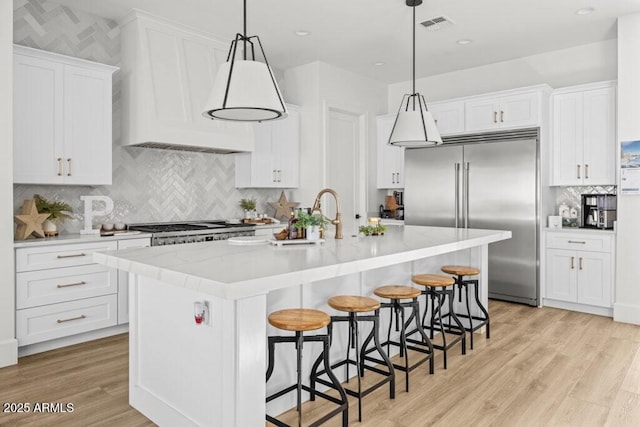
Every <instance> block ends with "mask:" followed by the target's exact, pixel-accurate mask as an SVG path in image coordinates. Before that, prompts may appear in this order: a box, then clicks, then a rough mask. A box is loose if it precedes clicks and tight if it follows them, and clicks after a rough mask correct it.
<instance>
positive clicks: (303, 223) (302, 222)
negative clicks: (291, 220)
mask: <svg viewBox="0 0 640 427" xmlns="http://www.w3.org/2000/svg"><path fill="white" fill-rule="evenodd" d="M327 223H328V221H327V219H326V218H325V217H324V215H322V214H321V213H319V212H314V213H311V214H310V213H307V212H305V211H300V212H299V213H298V221H297V222H296V228H297V229H302V228H307V227H314V226H317V227H320V228H324V226H325V225H326V224H327Z"/></svg>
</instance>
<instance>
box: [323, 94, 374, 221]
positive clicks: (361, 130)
mask: <svg viewBox="0 0 640 427" xmlns="http://www.w3.org/2000/svg"><path fill="white" fill-rule="evenodd" d="M331 111H336V112H338V113H344V114H350V115H353V116H357V117H358V156H359V159H358V176H357V178H356V185H357V189H356V190H357V194H358V196H357V203H358V204H359V206H358V210H357V211H356V210H355V209H354V211H356V214H360V217H361V218H365V219H366V217H367V207H368V204H367V203H368V200H367V197H368V194H367V193H368V189H367V180H366V178H367V176H368V163H367V158H368V153H369V152H368V146H369V144H368V141H369V138H368V135H369V133H368V132H367V129H369V122H370V119H369V113H368V112H367V109H366V108H365V107H364V106H361V105H357V104H349V103H345V102H340V101H335V100H331V99H326V98H325V99H323V100H322V135H321V143H322V147H321V156H322V158H321V164H322V168H321V169H322V170H321V182H322V188H326V187H327V146H328V142H329V141H328V139H329V137H328V135H329V113H330V112H331Z"/></svg>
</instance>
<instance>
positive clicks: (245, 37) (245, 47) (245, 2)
mask: <svg viewBox="0 0 640 427" xmlns="http://www.w3.org/2000/svg"><path fill="white" fill-rule="evenodd" d="M242 16H243V20H244V22H243V26H242V28H243V31H244V34H243V36H244V38H243V39H244V48H243V49H242V57H243V58H244V60H245V61H246V60H247V0H244V1H243V13H242Z"/></svg>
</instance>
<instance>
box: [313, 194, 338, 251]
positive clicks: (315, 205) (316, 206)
mask: <svg viewBox="0 0 640 427" xmlns="http://www.w3.org/2000/svg"><path fill="white" fill-rule="evenodd" d="M324 193H330V194H331V195H332V196H333V198H334V199H336V218H335V219H333V220H331V224H333V225H335V226H336V239H342V205H341V204H340V196H338V193H336V191H335V190H332V189H331V188H325V189H324V190H320V192H319V193H318V195H317V196H316V201H315V202H314V203H313V208H311V212H312V213H313V212H315V211H318V212H320V214H321V215H323V216H324V214H323V213H322V209H320V197H322V195H323V194H324Z"/></svg>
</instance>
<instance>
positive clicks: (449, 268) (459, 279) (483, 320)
mask: <svg viewBox="0 0 640 427" xmlns="http://www.w3.org/2000/svg"><path fill="white" fill-rule="evenodd" d="M441 270H442V271H443V272H444V273H448V274H454V275H455V277H454V280H455V281H456V285H457V288H458V292H459V294H458V298H459V301H460V302H462V289H463V288H464V294H465V302H466V306H467V314H460V313H457V315H458V317H463V318H465V319H469V327H468V328H465V329H466V330H467V331H469V335H470V337H471V343H470V346H471V349H472V350H473V333H474V332H475V331H476V330H478V329H480V328H481V327H482V326H484V325H487V329H486V332H485V334H486V337H487V339H489V338H490V337H491V321H490V319H489V312H488V311H487V309H486V308H485V307H484V305H482V303H481V302H480V296H479V295H478V280H477V279H474V280H472V279H465V278H464V276H477V275H478V274H480V270H479V269H478V268H475V267H469V266H464V265H445V266H444V267H442V268H441ZM469 285H473V287H474V296H475V300H476V304H477V305H478V308H479V309H480V311H481V312H482V314H483V316H482V317H480V316H472V315H471V309H470V308H469ZM474 320H479V322H478V323H477V324H476V325H475V326H474V325H473V321H474Z"/></svg>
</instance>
